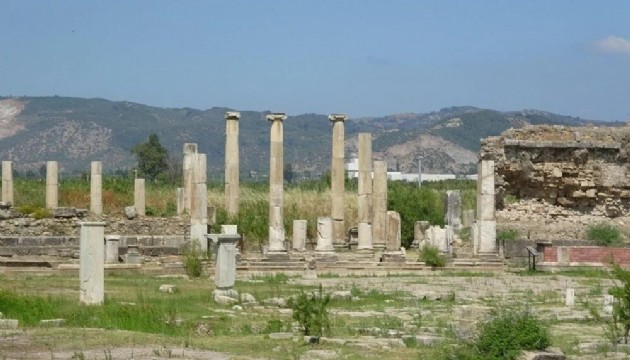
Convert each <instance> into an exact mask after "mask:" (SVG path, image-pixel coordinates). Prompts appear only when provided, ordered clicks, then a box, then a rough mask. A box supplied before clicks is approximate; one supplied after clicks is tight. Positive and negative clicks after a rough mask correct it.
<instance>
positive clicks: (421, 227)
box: [412, 221, 430, 249]
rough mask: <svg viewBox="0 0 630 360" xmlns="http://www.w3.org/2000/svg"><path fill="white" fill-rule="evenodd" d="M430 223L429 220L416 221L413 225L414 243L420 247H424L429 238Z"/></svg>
mask: <svg viewBox="0 0 630 360" xmlns="http://www.w3.org/2000/svg"><path fill="white" fill-rule="evenodd" d="M429 226H430V224H429V222H428V221H416V222H415V223H414V226H413V244H412V246H413V247H415V248H418V249H422V248H424V246H425V245H426V239H427V229H428V228H429Z"/></svg>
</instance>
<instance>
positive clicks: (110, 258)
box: [105, 235, 120, 264]
mask: <svg viewBox="0 0 630 360" xmlns="http://www.w3.org/2000/svg"><path fill="white" fill-rule="evenodd" d="M119 245H120V235H107V236H105V264H117V263H118V255H119V254H118V246H119Z"/></svg>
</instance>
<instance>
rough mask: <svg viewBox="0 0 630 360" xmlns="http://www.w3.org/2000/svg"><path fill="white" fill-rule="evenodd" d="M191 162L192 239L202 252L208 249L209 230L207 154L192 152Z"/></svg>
mask: <svg viewBox="0 0 630 360" xmlns="http://www.w3.org/2000/svg"><path fill="white" fill-rule="evenodd" d="M190 163H191V190H192V194H191V203H190V206H191V209H190V240H191V242H192V243H193V244H195V243H196V244H197V245H198V246H199V250H200V251H201V252H202V253H206V252H207V251H208V242H207V240H206V233H207V232H208V186H207V184H206V182H207V177H208V174H207V169H208V162H207V157H206V154H190Z"/></svg>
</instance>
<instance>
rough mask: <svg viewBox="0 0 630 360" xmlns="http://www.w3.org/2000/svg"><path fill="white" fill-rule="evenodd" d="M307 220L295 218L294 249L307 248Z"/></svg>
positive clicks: (303, 249)
mask: <svg viewBox="0 0 630 360" xmlns="http://www.w3.org/2000/svg"><path fill="white" fill-rule="evenodd" d="M306 230H307V222H306V220H293V246H292V249H293V250H294V251H305V250H306Z"/></svg>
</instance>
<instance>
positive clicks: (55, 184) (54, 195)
mask: <svg viewBox="0 0 630 360" xmlns="http://www.w3.org/2000/svg"><path fill="white" fill-rule="evenodd" d="M57 170H58V165H57V162H56V161H47V162H46V209H54V208H57V207H59V175H58V171H57Z"/></svg>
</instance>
